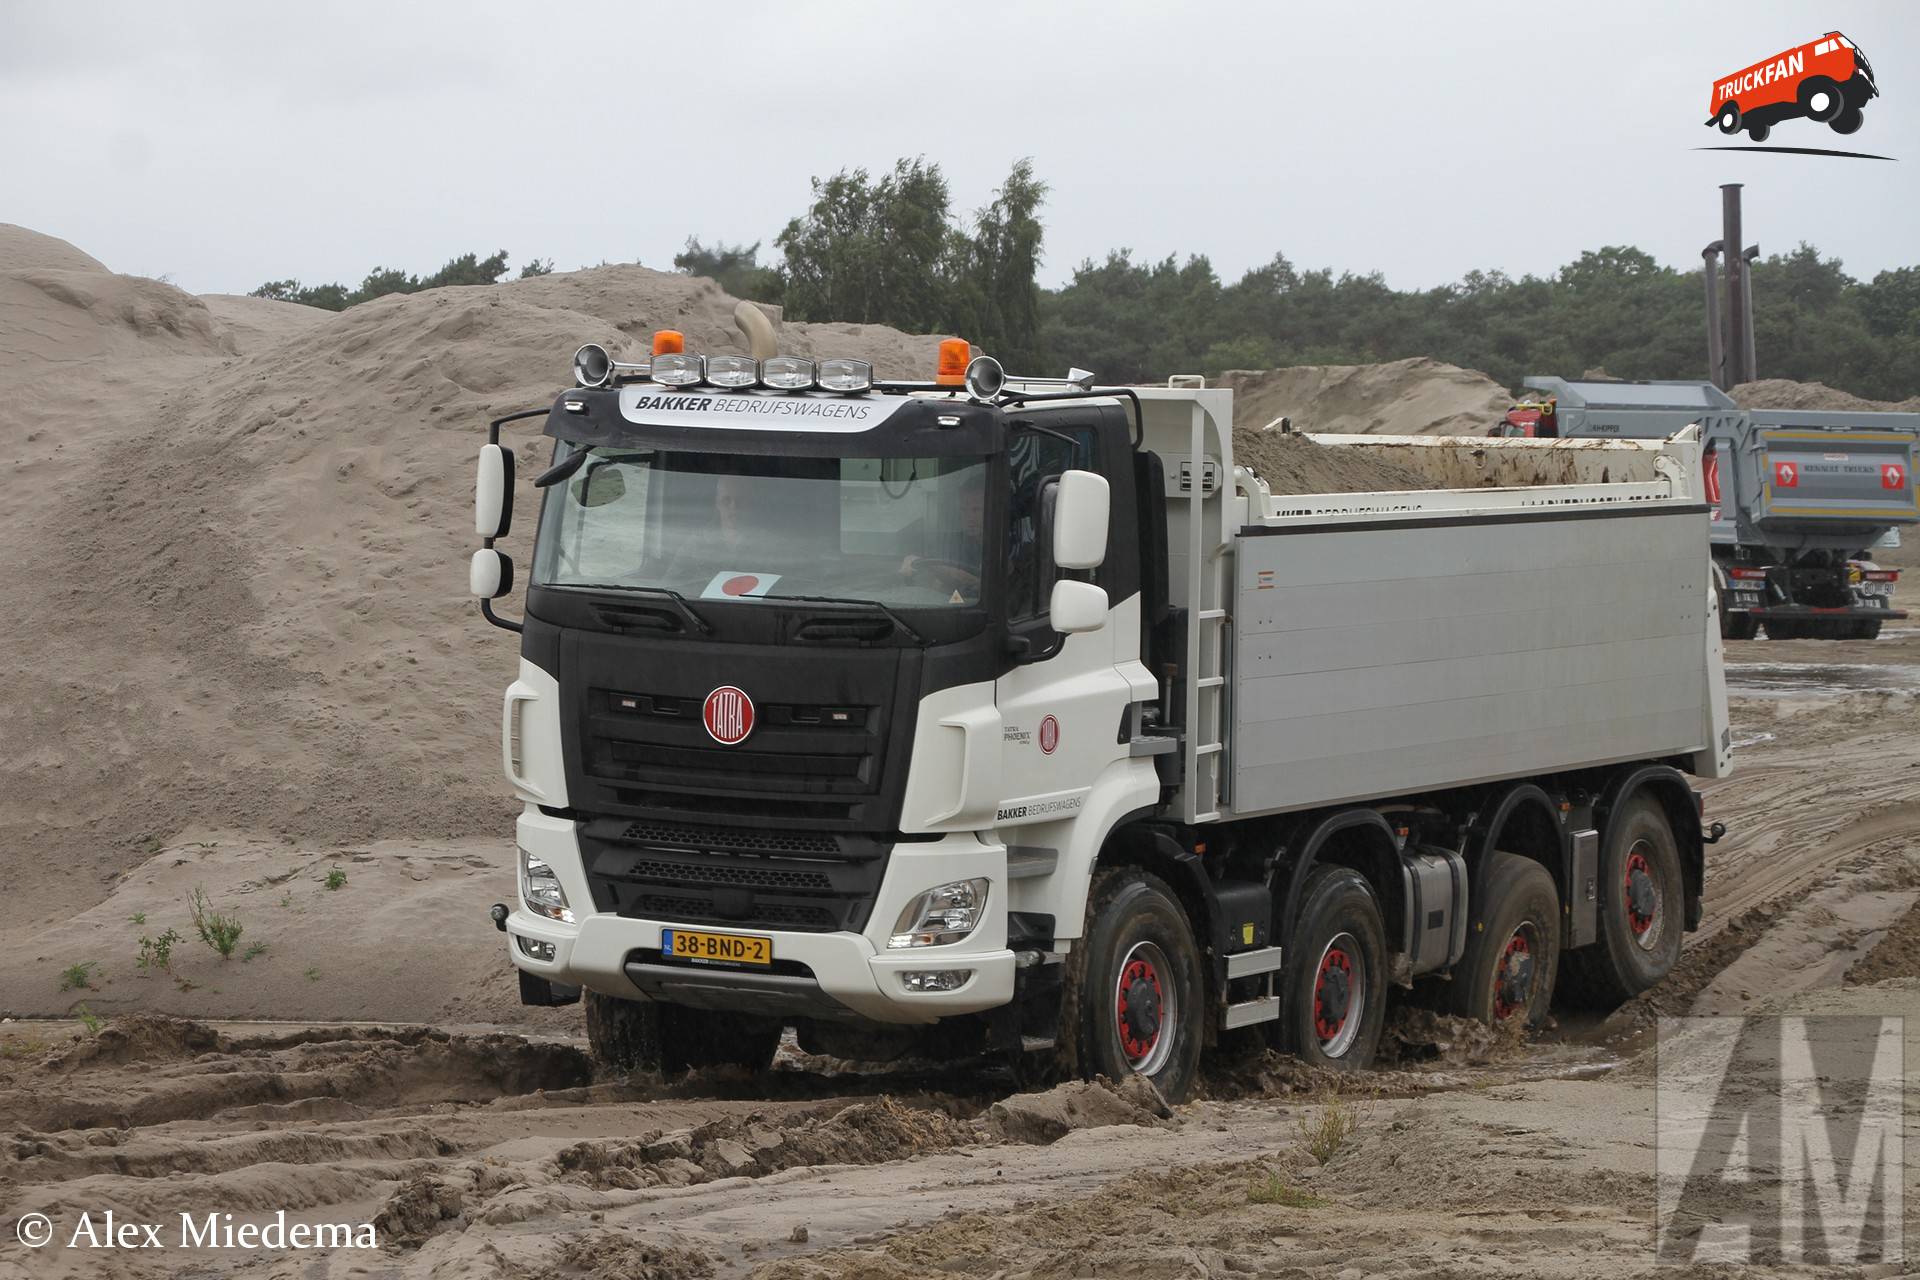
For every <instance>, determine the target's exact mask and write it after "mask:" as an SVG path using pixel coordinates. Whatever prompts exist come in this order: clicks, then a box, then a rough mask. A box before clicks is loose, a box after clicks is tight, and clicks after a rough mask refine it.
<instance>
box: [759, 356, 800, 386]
mask: <svg viewBox="0 0 1920 1280" xmlns="http://www.w3.org/2000/svg"><path fill="white" fill-rule="evenodd" d="M760 382H761V384H762V385H764V386H769V387H772V388H773V389H774V390H775V391H805V390H807V389H808V388H809V387H811V386H813V361H811V360H807V359H803V358H802V357H800V356H768V357H767V358H766V359H765V360H762V361H761V362H760Z"/></svg>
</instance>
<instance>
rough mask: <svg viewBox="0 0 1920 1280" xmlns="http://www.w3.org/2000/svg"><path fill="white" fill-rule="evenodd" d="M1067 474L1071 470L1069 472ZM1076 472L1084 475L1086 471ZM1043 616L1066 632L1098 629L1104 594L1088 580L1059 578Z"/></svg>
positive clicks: (1104, 608) (1102, 616) (1102, 618)
mask: <svg viewBox="0 0 1920 1280" xmlns="http://www.w3.org/2000/svg"><path fill="white" fill-rule="evenodd" d="M1067 474H1068V475H1073V474H1074V473H1073V472H1071V471H1069V472H1068V473H1067ZM1079 474H1081V475H1085V474H1086V472H1080V473H1079ZM1096 478H1097V477H1096ZM1047 615H1048V616H1047V622H1048V624H1049V625H1050V626H1052V627H1053V629H1054V630H1055V631H1059V632H1062V633H1063V634H1066V635H1072V634H1074V633H1075V632H1079V631H1098V630H1099V629H1100V628H1102V627H1104V626H1106V625H1107V593H1106V592H1105V591H1102V590H1101V589H1100V588H1099V587H1096V586H1094V585H1093V584H1092V583H1091V582H1077V581H1075V580H1074V579H1072V578H1062V579H1060V581H1058V582H1056V583H1054V584H1053V596H1052V598H1051V599H1050V600H1049V601H1048V603H1047Z"/></svg>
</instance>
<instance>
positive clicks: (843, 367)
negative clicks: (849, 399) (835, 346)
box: [820, 360, 873, 391]
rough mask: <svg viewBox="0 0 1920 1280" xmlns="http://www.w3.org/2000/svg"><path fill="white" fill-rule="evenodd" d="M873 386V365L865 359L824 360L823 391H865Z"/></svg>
mask: <svg viewBox="0 0 1920 1280" xmlns="http://www.w3.org/2000/svg"><path fill="white" fill-rule="evenodd" d="M872 386H873V366H872V365H870V364H868V363H867V362H866V361H865V360H822V361H821V362H820V389H821V390H822V391H865V390H867V389H869V388H870V387H872Z"/></svg>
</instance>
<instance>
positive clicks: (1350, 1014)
mask: <svg viewBox="0 0 1920 1280" xmlns="http://www.w3.org/2000/svg"><path fill="white" fill-rule="evenodd" d="M1292 951H1293V955H1294V957H1295V959H1294V960H1293V961H1292V962H1290V963H1289V964H1288V965H1287V967H1286V970H1285V972H1284V974H1283V975H1282V978H1281V1005H1280V1027H1279V1033H1280V1041H1281V1045H1280V1047H1281V1048H1283V1049H1285V1050H1286V1051H1288V1052H1289V1053H1293V1054H1296V1055H1298V1056H1299V1057H1300V1058H1301V1059H1303V1060H1304V1061H1306V1062H1307V1063H1308V1064H1310V1065H1312V1066H1316V1067H1327V1068H1330V1069H1332V1070H1334V1071H1364V1070H1365V1069H1366V1068H1367V1067H1368V1066H1370V1065H1371V1064H1372V1062H1373V1055H1374V1054H1375V1053H1376V1052H1377V1051H1378V1050H1379V1048H1380V1028H1381V1027H1382V1026H1383V1025H1384V1024H1385V1022H1386V1016H1387V982H1386V979H1387V946H1386V928H1385V926H1384V925H1383V924H1382V923H1381V920H1380V904H1379V903H1378V902H1377V901H1375V899H1374V896H1373V890H1372V889H1371V888H1370V887H1369V886H1368V885H1367V882H1366V880H1364V879H1363V878H1362V877H1361V875H1360V873H1359V872H1357V871H1354V870H1352V869H1351V868H1348V867H1322V868H1320V869H1319V870H1318V871H1316V872H1314V873H1313V874H1312V875H1311V876H1309V877H1308V878H1307V885H1306V890H1305V893H1304V894H1303V896H1302V901H1301V904H1300V923H1299V925H1298V926H1297V927H1296V928H1295V929H1294V941H1293V947H1292Z"/></svg>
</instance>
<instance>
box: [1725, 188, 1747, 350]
mask: <svg viewBox="0 0 1920 1280" xmlns="http://www.w3.org/2000/svg"><path fill="white" fill-rule="evenodd" d="M1740 185H1741V184H1740V183H1738V182H1727V183H1722V184H1721V186H1720V227H1721V232H1722V234H1721V237H1720V250H1721V253H1722V254H1723V255H1724V258H1723V261H1722V267H1723V269H1724V270H1725V272H1726V276H1727V328H1726V335H1727V340H1726V348H1725V349H1726V353H1727V385H1728V386H1729V387H1737V386H1739V385H1740V384H1741V383H1743V382H1747V381H1750V377H1749V371H1748V368H1747V344H1746V340H1745V337H1744V335H1745V332H1746V323H1747V320H1746V316H1747V282H1746V273H1745V272H1744V271H1743V270H1742V269H1741V259H1740V246H1741V245H1743V244H1745V243H1746V242H1745V241H1744V240H1742V239H1741V238H1740Z"/></svg>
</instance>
